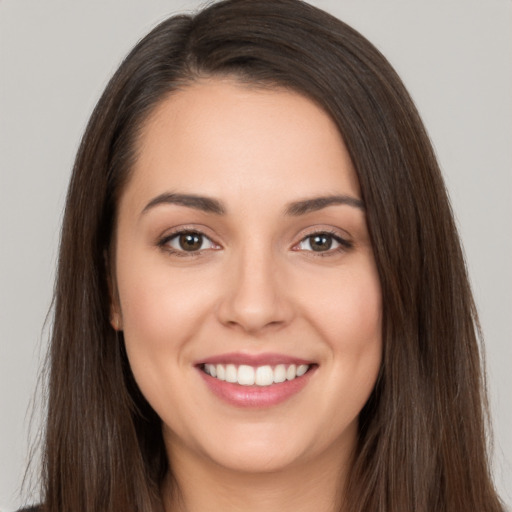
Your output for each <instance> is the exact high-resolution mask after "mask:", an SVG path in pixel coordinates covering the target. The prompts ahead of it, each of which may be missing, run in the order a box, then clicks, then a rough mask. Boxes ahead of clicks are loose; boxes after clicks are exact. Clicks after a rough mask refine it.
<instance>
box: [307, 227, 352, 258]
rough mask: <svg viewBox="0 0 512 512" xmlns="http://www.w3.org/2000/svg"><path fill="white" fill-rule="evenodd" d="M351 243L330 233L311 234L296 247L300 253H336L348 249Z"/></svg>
mask: <svg viewBox="0 0 512 512" xmlns="http://www.w3.org/2000/svg"><path fill="white" fill-rule="evenodd" d="M351 247H352V244H351V242H349V241H348V240H345V239H343V238H341V237H340V236H336V235H334V234H332V233H324V232H319V233H313V234H312V235H308V236H307V237H305V238H303V239H302V240H301V241H300V243H299V244H298V245H297V248H298V249H299V250H301V251H309V252H317V253H329V254H331V253H336V252H338V251H341V250H343V249H350V248H351Z"/></svg>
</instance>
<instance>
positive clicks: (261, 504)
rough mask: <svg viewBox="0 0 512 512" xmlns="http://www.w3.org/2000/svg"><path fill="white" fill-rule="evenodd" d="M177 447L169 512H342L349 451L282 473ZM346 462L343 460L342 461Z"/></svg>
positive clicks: (168, 488)
mask: <svg viewBox="0 0 512 512" xmlns="http://www.w3.org/2000/svg"><path fill="white" fill-rule="evenodd" d="M183 455H185V454H184V453H180V450H176V449H175V450H174V453H173V457H172V460H171V461H170V462H171V467H173V468H175V469H174V471H173V474H172V476H171V475H170V474H169V475H168V478H167V479H166V482H165V485H164V488H163V497H164V503H165V511H166V512H203V511H205V510H222V511H225V512H242V511H243V512H268V511H269V510H279V511H280V512H291V511H293V512H335V511H336V512H339V511H340V510H342V506H341V503H342V498H343V492H342V489H343V488H344V485H345V481H346V476H347V474H348V470H349V467H350V460H351V457H350V454H349V453H346V456H345V457H336V459H335V460H336V463H335V464H333V457H332V450H331V453H326V454H325V456H324V457H320V458H317V459H315V460H314V461H313V460H308V461H304V462H303V463H301V464H296V465H294V466H293V467H289V468H286V469H283V470H280V471H272V472H258V473H251V472H240V471H232V470H230V469H229V468H225V467H222V466H219V465H218V464H216V463H215V462H213V461H211V460H206V459H203V458H199V457H197V458H191V457H190V454H186V456H183ZM340 460H341V462H340Z"/></svg>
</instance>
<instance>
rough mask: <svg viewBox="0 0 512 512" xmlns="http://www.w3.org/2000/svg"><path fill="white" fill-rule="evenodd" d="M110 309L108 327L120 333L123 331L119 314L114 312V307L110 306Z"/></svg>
mask: <svg viewBox="0 0 512 512" xmlns="http://www.w3.org/2000/svg"><path fill="white" fill-rule="evenodd" d="M111 309H112V310H113V311H112V312H111V314H110V325H111V326H112V328H113V329H114V330H115V331H122V330H123V322H122V319H121V315H120V313H118V312H117V311H114V306H111Z"/></svg>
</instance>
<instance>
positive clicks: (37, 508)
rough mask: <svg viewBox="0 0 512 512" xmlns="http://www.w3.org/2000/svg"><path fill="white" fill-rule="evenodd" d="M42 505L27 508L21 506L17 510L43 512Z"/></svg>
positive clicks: (21, 511) (19, 511)
mask: <svg viewBox="0 0 512 512" xmlns="http://www.w3.org/2000/svg"><path fill="white" fill-rule="evenodd" d="M42 510H43V509H42V507H40V506H37V507H27V508H20V510H18V511H17V512H42Z"/></svg>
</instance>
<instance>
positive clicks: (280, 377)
mask: <svg viewBox="0 0 512 512" xmlns="http://www.w3.org/2000/svg"><path fill="white" fill-rule="evenodd" d="M312 366H313V365H311V364H300V365H296V364H278V365H275V366H270V365H264V366H256V367H254V366H249V365H245V364H241V365H235V364H208V363H206V364H203V365H201V370H202V371H203V372H204V373H206V374H207V375H210V376H211V377H213V378H215V379H217V380H220V381H225V382H229V383H233V384H239V385H241V386H260V387H265V386H271V385H273V384H281V383H283V382H287V381H293V380H296V379H298V378H300V377H302V376H303V375H305V374H306V373H307V372H308V371H309V370H310V369H311V368H312Z"/></svg>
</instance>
